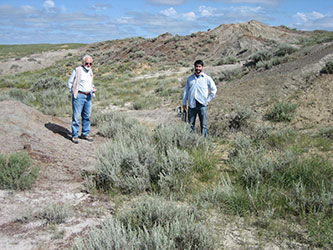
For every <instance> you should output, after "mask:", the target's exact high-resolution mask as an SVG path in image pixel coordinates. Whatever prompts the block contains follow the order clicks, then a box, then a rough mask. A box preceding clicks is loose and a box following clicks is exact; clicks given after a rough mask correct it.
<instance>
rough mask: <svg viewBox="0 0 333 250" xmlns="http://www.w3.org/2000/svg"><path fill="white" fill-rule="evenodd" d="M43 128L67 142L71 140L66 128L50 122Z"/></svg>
mask: <svg viewBox="0 0 333 250" xmlns="http://www.w3.org/2000/svg"><path fill="white" fill-rule="evenodd" d="M45 127H46V128H47V129H49V130H51V131H52V132H53V133H55V134H59V135H61V136H63V137H65V138H66V139H68V140H71V139H72V137H71V132H70V131H69V130H68V129H67V128H64V127H62V126H60V125H58V124H55V123H51V122H48V123H46V124H45Z"/></svg>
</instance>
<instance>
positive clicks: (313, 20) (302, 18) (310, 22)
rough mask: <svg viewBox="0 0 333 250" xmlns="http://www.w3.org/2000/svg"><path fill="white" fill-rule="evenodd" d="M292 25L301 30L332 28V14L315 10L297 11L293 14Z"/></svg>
mask: <svg viewBox="0 0 333 250" xmlns="http://www.w3.org/2000/svg"><path fill="white" fill-rule="evenodd" d="M294 19H295V22H296V23H295V24H294V25H293V26H294V27H296V28H298V29H303V30H310V29H311V30H312V29H329V30H333V14H332V13H329V14H323V13H320V12H317V11H313V12H311V13H303V12H297V13H296V14H295V15H294Z"/></svg>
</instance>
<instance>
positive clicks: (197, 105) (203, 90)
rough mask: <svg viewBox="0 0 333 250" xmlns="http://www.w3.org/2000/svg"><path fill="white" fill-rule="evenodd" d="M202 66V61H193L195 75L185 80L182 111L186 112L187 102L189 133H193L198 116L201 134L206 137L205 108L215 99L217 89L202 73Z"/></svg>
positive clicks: (210, 79) (208, 77)
mask: <svg viewBox="0 0 333 250" xmlns="http://www.w3.org/2000/svg"><path fill="white" fill-rule="evenodd" d="M203 66H204V63H203V61H201V60H197V61H195V63H194V69H195V73H194V74H192V75H190V76H189V77H188V78H187V81H186V85H185V88H184V94H183V110H184V111H187V102H188V106H189V108H188V122H189V123H190V124H191V132H194V128H195V120H196V116H197V115H198V116H199V120H200V128H201V134H203V135H204V136H205V137H207V107H208V104H209V102H210V101H211V100H212V99H213V98H214V97H215V95H216V92H217V88H216V85H215V82H214V81H213V79H212V78H211V77H210V76H208V75H206V74H205V73H204V72H202V70H203Z"/></svg>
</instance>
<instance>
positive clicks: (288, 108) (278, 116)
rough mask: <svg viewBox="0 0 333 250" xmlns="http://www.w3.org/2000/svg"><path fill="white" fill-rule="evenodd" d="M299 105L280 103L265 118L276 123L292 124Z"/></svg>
mask: <svg viewBox="0 0 333 250" xmlns="http://www.w3.org/2000/svg"><path fill="white" fill-rule="evenodd" d="M296 108H297V105H296V104H292V103H289V102H278V103H276V104H275V105H274V107H273V108H272V109H271V110H270V111H269V112H268V113H266V114H265V118H266V119H267V120H270V121H274V122H290V121H291V120H292V119H293V117H294V115H295V112H296Z"/></svg>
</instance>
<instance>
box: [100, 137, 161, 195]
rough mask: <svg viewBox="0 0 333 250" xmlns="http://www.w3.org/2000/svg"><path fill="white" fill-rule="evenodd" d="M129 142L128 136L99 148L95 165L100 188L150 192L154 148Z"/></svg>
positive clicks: (155, 158) (145, 144)
mask: <svg viewBox="0 0 333 250" xmlns="http://www.w3.org/2000/svg"><path fill="white" fill-rule="evenodd" d="M131 142H132V140H131V139H129V137H123V138H118V139H117V140H115V141H110V142H108V143H106V144H104V145H103V146H102V147H101V150H100V151H99V153H98V164H97V182H98V183H97V185H98V187H99V188H102V189H104V190H106V191H107V190H110V189H112V188H119V189H120V190H121V191H123V192H125V193H130V192H143V191H148V190H151V188H152V186H151V182H150V172H149V170H150V169H152V168H153V167H154V165H155V164H156V162H157V154H156V152H155V149H154V147H153V145H151V144H150V143H149V142H137V143H131Z"/></svg>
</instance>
